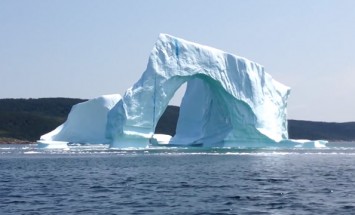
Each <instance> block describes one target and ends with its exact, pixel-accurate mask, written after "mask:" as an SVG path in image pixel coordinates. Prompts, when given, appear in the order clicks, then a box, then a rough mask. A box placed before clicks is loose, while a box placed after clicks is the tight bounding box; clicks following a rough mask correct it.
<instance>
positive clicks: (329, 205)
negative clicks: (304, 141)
mask: <svg viewBox="0 0 355 215" xmlns="http://www.w3.org/2000/svg"><path fill="white" fill-rule="evenodd" d="M354 213H355V143H334V144H329V147H328V148H324V149H203V150H202V149H196V148H150V149H143V150H109V149H108V148H107V147H106V146H97V147H94V148H92V147H85V146H78V147H73V148H72V149H71V150H69V151H62V150H39V149H37V148H36V145H0V214H354Z"/></svg>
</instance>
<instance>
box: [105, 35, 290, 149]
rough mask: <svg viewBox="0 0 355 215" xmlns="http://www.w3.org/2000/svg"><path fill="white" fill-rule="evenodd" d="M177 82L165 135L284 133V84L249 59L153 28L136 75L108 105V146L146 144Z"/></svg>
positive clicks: (260, 136)
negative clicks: (181, 91)
mask: <svg viewBox="0 0 355 215" xmlns="http://www.w3.org/2000/svg"><path fill="white" fill-rule="evenodd" d="M185 82H187V89H186V93H185V95H184V98H183V101H182V104H181V109H180V117H179V120H178V125H177V130H176V135H175V136H174V137H173V139H172V140H171V141H170V142H171V143H173V144H177V145H191V144H192V145H193V144H203V145H205V146H217V145H218V146H220V145H226V144H227V143H232V144H234V145H235V144H236V145H238V144H241V143H247V144H255V143H258V144H259V143H275V142H280V141H281V140H284V139H287V138H288V135H287V119H286V106H287V98H288V95H289V92H290V89H289V88H288V87H286V86H285V85H283V84H281V83H279V82H277V81H275V80H274V79H272V77H271V76H270V75H269V74H268V73H266V72H265V71H264V68H263V67H262V66H261V65H259V64H257V63H254V62H252V61H249V60H247V59H245V58H242V57H238V56H235V55H233V54H229V53H226V52H223V51H221V50H217V49H214V48H211V47H208V46H203V45H199V44H196V43H192V42H188V41H186V40H183V39H180V38H176V37H173V36H170V35H166V34H161V35H160V36H159V39H158V41H157V42H156V44H155V46H154V48H153V51H152V52H151V54H150V57H149V62H148V66H147V69H146V70H145V72H144V73H143V75H142V77H141V78H140V80H139V81H138V82H137V83H136V84H134V86H133V87H132V88H130V89H128V90H127V91H126V93H125V95H124V96H123V98H122V100H120V101H119V102H118V103H117V104H116V106H115V107H114V108H113V109H112V110H111V111H110V112H109V115H108V116H109V117H108V124H107V136H108V138H110V139H111V141H112V146H115V147H120V146H121V145H122V144H126V143H129V144H132V143H139V144H148V140H149V138H150V137H151V136H152V135H153V133H154V128H155V126H156V124H157V122H158V119H159V118H160V116H161V115H162V114H163V112H164V110H165V109H166V107H167V105H168V103H169V101H170V99H171V98H172V97H173V95H174V93H175V92H176V91H177V90H178V88H179V87H180V86H181V85H182V84H183V83H185Z"/></svg>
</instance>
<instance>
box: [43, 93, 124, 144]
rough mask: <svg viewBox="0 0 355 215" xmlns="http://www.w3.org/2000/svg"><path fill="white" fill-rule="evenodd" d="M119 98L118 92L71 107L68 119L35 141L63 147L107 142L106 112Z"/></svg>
mask: <svg viewBox="0 0 355 215" xmlns="http://www.w3.org/2000/svg"><path fill="white" fill-rule="evenodd" d="M120 99H121V96H120V95H119V94H113V95H104V96H100V97H97V98H94V99H91V100H88V101H86V102H82V103H79V104H76V105H74V106H73V107H72V109H71V111H70V113H69V115H68V119H67V120H66V122H64V123H63V124H62V125H60V126H59V127H57V128H56V129H54V130H53V131H51V132H49V133H47V134H44V135H42V136H41V138H40V140H39V141H37V142H38V144H39V146H40V147H43V148H65V147H63V146H67V144H68V143H84V144H109V139H107V138H106V136H105V131H106V124H107V114H108V112H109V110H111V108H112V107H114V105H116V103H117V102H118V101H119V100H120Z"/></svg>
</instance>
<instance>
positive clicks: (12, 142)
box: [0, 138, 35, 144]
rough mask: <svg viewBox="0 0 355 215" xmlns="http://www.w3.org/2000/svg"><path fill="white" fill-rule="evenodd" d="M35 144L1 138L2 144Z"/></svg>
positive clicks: (0, 142)
mask: <svg viewBox="0 0 355 215" xmlns="http://www.w3.org/2000/svg"><path fill="white" fill-rule="evenodd" d="M33 143H35V142H32V141H29V140H18V139H14V138H0V144H33Z"/></svg>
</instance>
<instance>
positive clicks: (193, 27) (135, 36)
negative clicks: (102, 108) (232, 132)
mask: <svg viewBox="0 0 355 215" xmlns="http://www.w3.org/2000/svg"><path fill="white" fill-rule="evenodd" d="M161 32H163V33H168V34H172V35H175V36H178V37H182V38H185V39H187V40H191V41H194V42H198V43H201V44H205V45H209V46H212V47H215V48H218V49H222V50H225V51H228V52H231V53H234V54H237V55H240V56H244V57H246V58H248V59H250V60H253V61H255V62H258V63H260V64H262V65H264V67H265V69H266V71H267V72H268V73H270V74H271V75H272V76H273V77H274V78H275V79H276V80H278V81H280V82H282V83H284V84H286V85H288V86H290V87H291V88H292V92H291V96H290V100H289V104H288V113H289V114H288V115H289V118H291V119H305V120H318V121H319V120H320V121H337V122H343V121H355V96H354V94H355V54H354V53H355V1H353V0H312V1H310V0H268V1H266V0H243V1H241V0H240V1H238V0H230V1H226V0H225V1H223V0H220V1H219V0H218V1H217V0H214V1H208V0H194V1H187V0H179V1H172V0H171V1H164V0H161V1H149V0H147V1H138V0H137V1H134V0H127V1H123V0H122V1H118V0H117V1H108V0H106V1H93V0H92V1H87V0H81V1H77V0H60V1H59V0H51V1H42V0H31V1H21V0H0V98H39V97H74V98H93V97H96V96H99V95H102V94H112V93H119V94H123V93H124V92H125V90H126V89H127V88H129V87H130V86H131V85H132V84H133V83H134V82H135V81H137V80H138V79H139V77H140V75H141V74H142V72H143V71H144V69H145V67H146V64H147V61H148V55H149V53H150V51H151V49H152V47H153V45H154V43H155V41H156V39H157V37H158V35H159V33H161Z"/></svg>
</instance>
